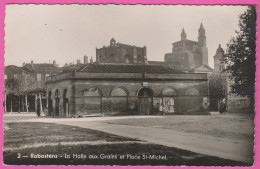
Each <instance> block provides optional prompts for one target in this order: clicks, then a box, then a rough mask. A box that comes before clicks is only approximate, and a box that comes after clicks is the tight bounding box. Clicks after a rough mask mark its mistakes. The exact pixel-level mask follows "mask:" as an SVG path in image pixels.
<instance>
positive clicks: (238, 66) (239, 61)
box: [224, 6, 256, 113]
mask: <svg viewBox="0 0 260 169" xmlns="http://www.w3.org/2000/svg"><path fill="white" fill-rule="evenodd" d="M239 29H240V30H239V31H236V37H233V38H232V39H231V40H230V41H229V43H228V44H227V52H226V54H225V63H226V69H225V70H224V71H225V72H227V73H229V74H230V78H231V80H233V81H234V84H232V85H231V93H236V94H238V95H241V96H247V97H248V98H249V99H250V109H249V113H253V112H254V103H255V99H254V95H255V71H256V65H255V60H256V57H255V54H256V7H255V6H249V7H248V9H247V10H246V11H245V12H244V13H243V14H241V15H240V16H239Z"/></svg>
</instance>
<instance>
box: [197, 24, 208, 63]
mask: <svg viewBox="0 0 260 169" xmlns="http://www.w3.org/2000/svg"><path fill="white" fill-rule="evenodd" d="M198 33H199V36H198V52H199V57H201V58H199V59H201V61H202V64H203V65H207V66H208V65H209V63H208V48H207V44H206V31H205V29H204V26H203V24H202V23H201V24H200V28H199V31H198Z"/></svg>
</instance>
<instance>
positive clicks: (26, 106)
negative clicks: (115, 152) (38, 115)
mask: <svg viewBox="0 0 260 169" xmlns="http://www.w3.org/2000/svg"><path fill="white" fill-rule="evenodd" d="M25 109H26V112H28V101H27V95H25Z"/></svg>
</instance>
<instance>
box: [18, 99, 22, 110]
mask: <svg viewBox="0 0 260 169" xmlns="http://www.w3.org/2000/svg"><path fill="white" fill-rule="evenodd" d="M20 99H21V97H20V96H18V113H20V112H21V101H20Z"/></svg>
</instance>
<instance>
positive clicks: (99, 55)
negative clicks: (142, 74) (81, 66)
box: [96, 38, 147, 64]
mask: <svg viewBox="0 0 260 169" xmlns="http://www.w3.org/2000/svg"><path fill="white" fill-rule="evenodd" d="M96 62H101V63H132V64H146V63H147V57H146V47H145V46H144V47H137V46H132V45H127V44H123V43H119V42H116V40H115V39H114V38H112V39H111V40H110V45H109V46H103V47H102V48H99V49H97V48H96Z"/></svg>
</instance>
